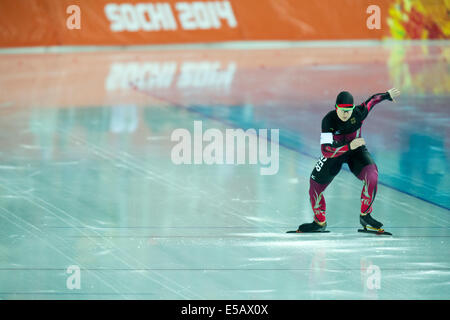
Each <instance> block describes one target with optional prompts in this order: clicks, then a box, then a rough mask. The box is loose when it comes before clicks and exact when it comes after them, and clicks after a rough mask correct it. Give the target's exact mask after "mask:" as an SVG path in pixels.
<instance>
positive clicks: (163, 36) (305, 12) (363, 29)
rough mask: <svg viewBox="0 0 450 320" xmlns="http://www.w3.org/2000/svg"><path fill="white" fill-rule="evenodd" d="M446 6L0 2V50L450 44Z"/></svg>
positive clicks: (351, 1) (290, 1)
mask: <svg viewBox="0 0 450 320" xmlns="http://www.w3.org/2000/svg"><path fill="white" fill-rule="evenodd" d="M449 6H450V2H449V1H442V2H440V1H431V0H427V1H423V0H421V1H419V0H413V1H405V0H378V1H377V3H376V5H373V1H371V0H340V1H336V0H320V1H300V0H258V1H255V0H217V1H212V0H200V1H199V0H197V1H192V0H185V1H180V0H159V1H158V0H156V1H148V0H147V1H145V0H117V1H111V0H96V1H91V0H58V1H53V0H27V1H17V0H2V1H1V2H0V47H21V46H54V45H149V44H150V45H151V44H171V43H205V42H218V41H265V40H286V41H302V40H345V39H349V40H358V39H366V40H380V39H385V38H393V39H449V34H450V32H449V31H450V25H449V22H448V19H447V16H446V12H448V10H449Z"/></svg>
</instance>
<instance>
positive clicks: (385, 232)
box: [358, 229, 392, 236]
mask: <svg viewBox="0 0 450 320" xmlns="http://www.w3.org/2000/svg"><path fill="white" fill-rule="evenodd" d="M358 232H362V233H372V234H376V235H380V236H383V235H384V236H392V233H390V232H387V231H383V232H378V231H375V230H367V229H358Z"/></svg>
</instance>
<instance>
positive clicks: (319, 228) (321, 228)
mask: <svg viewBox="0 0 450 320" xmlns="http://www.w3.org/2000/svg"><path fill="white" fill-rule="evenodd" d="M326 229H327V223H326V222H323V223H321V224H319V223H317V222H316V221H313V222H311V223H304V224H301V225H300V226H299V227H298V229H297V230H296V231H288V233H309V232H328V231H326Z"/></svg>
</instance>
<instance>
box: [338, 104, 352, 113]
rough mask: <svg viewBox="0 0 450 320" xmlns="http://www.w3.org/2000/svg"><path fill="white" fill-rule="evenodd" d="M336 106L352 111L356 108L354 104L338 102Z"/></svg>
mask: <svg viewBox="0 0 450 320" xmlns="http://www.w3.org/2000/svg"><path fill="white" fill-rule="evenodd" d="M336 108H339V109H340V110H342V111H352V110H353V109H355V105H354V104H336Z"/></svg>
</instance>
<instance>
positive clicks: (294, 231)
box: [286, 230, 330, 234]
mask: <svg viewBox="0 0 450 320" xmlns="http://www.w3.org/2000/svg"><path fill="white" fill-rule="evenodd" d="M328 232H330V231H328V230H325V231H309V232H297V230H293V231H286V233H298V234H302V233H328Z"/></svg>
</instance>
